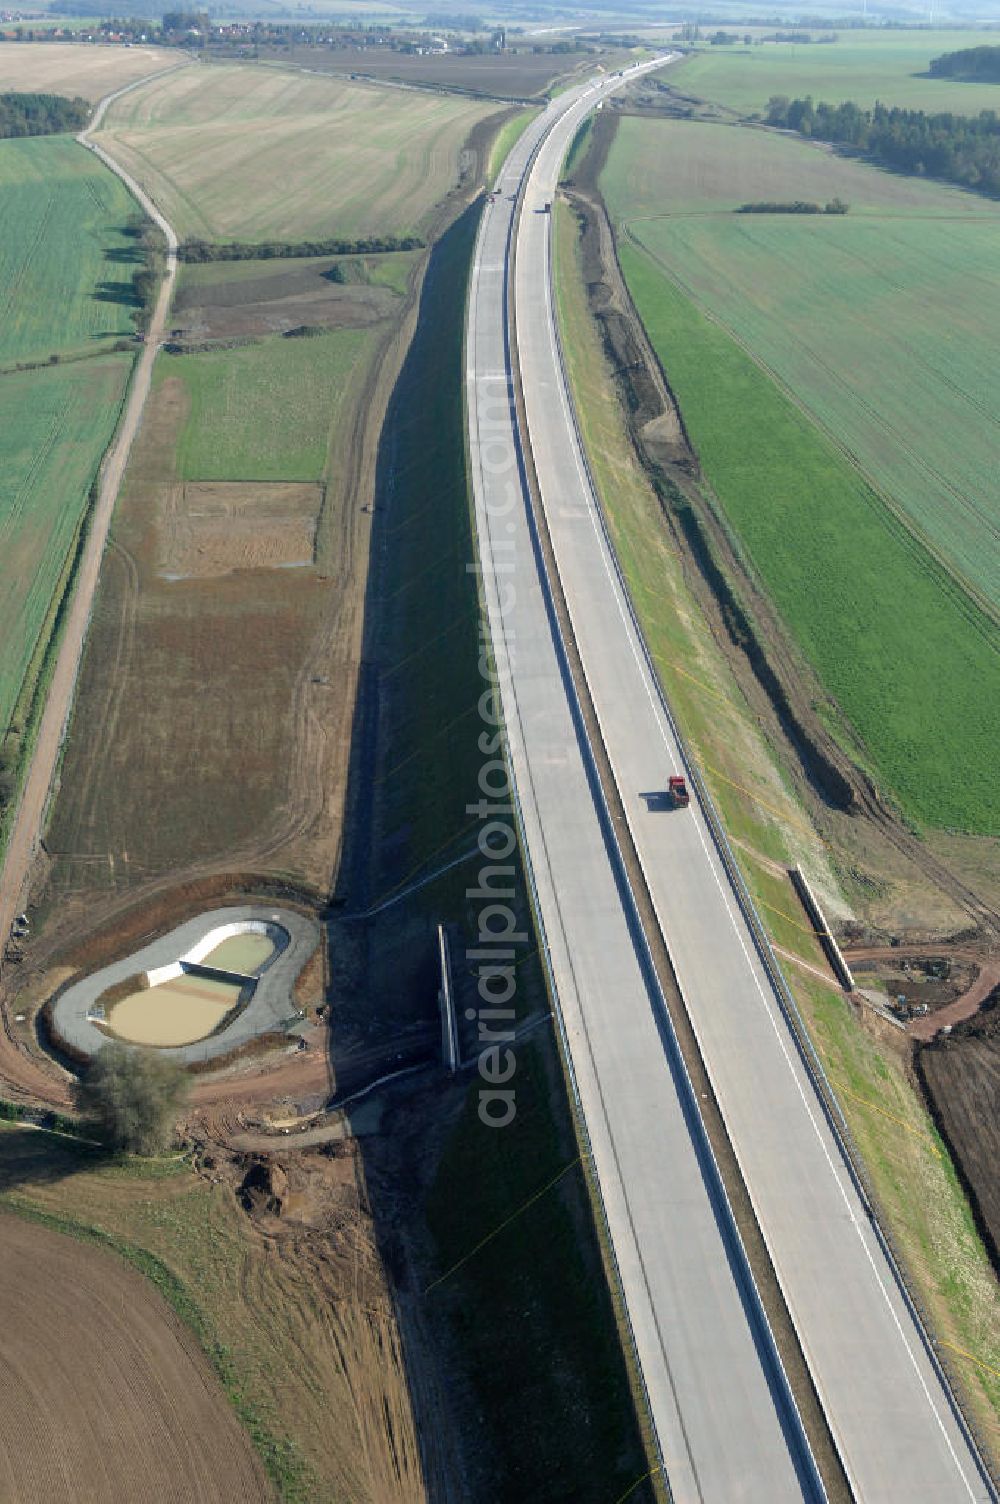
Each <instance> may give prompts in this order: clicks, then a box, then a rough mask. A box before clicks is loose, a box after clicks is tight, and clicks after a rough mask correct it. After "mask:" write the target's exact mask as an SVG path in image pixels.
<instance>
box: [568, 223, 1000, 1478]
mask: <svg viewBox="0 0 1000 1504" xmlns="http://www.w3.org/2000/svg"><path fill="white" fill-rule="evenodd" d="M556 229H557V235H558V239H557V273H558V293H559V316H560V324H561V328H562V331H563V337H564V345H565V349H566V354H567V359H568V361H569V366H570V373H571V378H572V382H573V390H574V395H575V398H576V401H577V405H578V411H579V413H580V416H581V421H582V425H583V429H584V435H585V441H586V445H587V451H588V455H589V458H590V462H591V466H592V469H593V471H594V474H595V478H596V480H597V483H598V486H599V489H600V491H601V495H602V497H603V499H604V503H605V508H606V512H607V516H608V520H609V525H610V527H611V530H612V535H613V537H614V541H615V546H616V549H617V551H618V555H619V558H620V559H621V561H622V565H623V568H624V570H625V573H626V576H627V579H628V582H629V587H630V590H631V593H632V598H633V600H634V601H635V604H636V607H637V610H638V612H639V615H640V618H641V620H642V623H643V628H644V631H645V634H646V638H647V641H648V642H649V644H650V647H651V649H652V652H653V656H654V658H655V660H656V664H657V668H658V671H659V673H660V676H661V679H662V682H663V683H664V686H665V688H666V689H667V692H668V694H669V696H670V701H671V705H672V707H673V709H674V712H675V714H676V715H677V717H678V719H679V721H680V724H681V726H682V728H683V729H684V732H685V735H686V736H687V738H688V741H689V744H693V746H694V747H695V749H696V752H697V754H698V756H699V760H700V762H701V765H702V768H703V770H704V771H705V772H706V776H707V782H708V784H709V786H710V787H711V789H712V793H713V797H714V798H715V800H716V803H717V805H718V807H719V809H720V812H721V814H722V817H723V821H724V823H725V825H726V829H727V831H728V833H729V835H730V838H731V839H732V838H733V837H735V838H736V845H737V856H738V858H739V859H740V861H741V864H742V867H743V871H744V875H745V876H746V878H747V880H748V882H749V885H750V887H751V890H752V891H753V894H754V897H755V899H756V901H757V903H758V905H759V906H760V910H761V914H762V917H763V919H764V922H765V925H766V926H767V928H768V930H769V932H770V934H771V937H772V939H773V940H775V941H776V942H778V943H779V944H781V945H783V946H786V947H787V948H788V949H789V950H791V951H793V952H794V953H796V954H798V955H799V956H801V957H802V958H803V959H805V960H808V961H810V962H811V963H812V964H822V962H821V961H819V958H818V951H817V949H816V944H815V939H814V938H813V937H812V936H810V935H807V934H805V933H804V931H803V929H802V928H801V919H802V915H801V911H800V910H799V908H798V905H797V903H796V901H795V899H794V897H793V894H792V891H791V888H790V887H789V885H788V884H787V882H785V881H784V880H783V879H781V878H779V877H778V875H777V874H776V873H775V872H774V871H773V870H772V869H769V868H768V867H766V866H765V865H764V861H763V859H764V858H770V859H771V860H773V861H776V862H777V863H778V864H780V865H784V863H785V862H786V861H787V859H788V857H789V856H790V855H791V854H793V853H801V852H803V851H804V852H805V853H806V854H807V856H808V857H809V866H810V870H814V869H815V865H816V863H817V862H819V863H820V865H821V863H822V859H821V857H818V856H817V853H816V850H815V838H814V837H812V836H811V834H810V833H809V831H808V827H807V826H806V824H805V816H804V814H803V812H802V810H801V809H800V808H799V807H798V805H797V804H796V803H795V802H794V801H793V800H792V799H791V797H790V796H788V795H787V794H786V793H785V791H784V790H783V788H782V786H781V783H780V779H779V776H778V774H777V773H776V771H775V769H774V767H773V764H772V761H771V757H770V754H769V752H768V751H767V749H766V748H765V747H764V746H763V744H762V743H761V742H760V740H759V738H758V736H757V734H756V731H755V729H754V728H753V726H752V721H751V718H750V715H749V712H748V711H747V709H746V707H745V705H744V703H743V702H742V699H741V697H740V695H739V691H738V689H737V688H736V686H735V685H734V684H733V681H732V679H731V677H730V675H729V672H728V669H727V668H726V665H725V664H724V662H723V660H722V659H721V657H720V655H719V654H718V650H717V649H716V648H715V647H714V644H713V642H712V639H711V637H710V634H709V632H708V629H707V627H706V625H705V623H704V620H703V619H702V618H701V617H700V615H699V613H698V608H697V606H696V605H695V603H694V602H693V601H692V600H691V598H690V596H689V595H688V594H687V593H686V591H685V589H684V585H683V581H682V578H681V575H680V567H679V563H678V561H677V560H676V558H675V557H674V555H673V554H672V553H671V550H670V546H669V538H668V534H667V532H666V529H665V526H664V523H663V519H662V516H661V515H660V511H659V506H658V503H657V501H656V498H655V496H654V495H653V493H652V491H651V489H650V486H649V484H648V481H647V480H646V478H645V476H644V474H643V472H642V470H641V469H640V467H639V464H638V462H637V460H636V457H635V455H634V452H633V450H632V447H631V445H630V443H629V441H628V439H627V435H626V428H625V422H624V415H623V412H622V410H621V408H620V405H619V401H618V398H617V396H616V394H615V388H614V382H613V379H612V377H611V374H610V372H609V370H608V368H607V365H606V362H605V360H604V356H603V351H602V349H601V344H600V340H599V338H598V336H597V333H596V330H595V327H594V324H593V322H592V320H591V318H590V316H589V312H588V308H587V301H586V293H585V288H584V284H583V280H582V277H581V275H580V270H579V264H578V262H577V261H576V259H575V254H574V253H575V248H576V232H575V228H574V225H573V221H572V217H571V215H570V214H569V213H568V211H566V210H565V209H560V211H559V213H558V214H557V217H556ZM810 848H812V849H810ZM751 853H757V854H758V855H757V856H753V855H751ZM786 971H787V974H788V976H789V978H790V980H791V983H792V986H793V990H794V991H795V993H796V996H797V998H798V1001H799V1003H800V1006H801V1007H802V1009H803V1012H804V1014H805V1017H806V1021H807V1024H808V1026H809V1029H810V1032H811V1035H812V1037H813V1040H814V1042H815V1044H816V1046H817V1049H818V1051H819V1053H820V1056H821V1058H822V1060H823V1064H824V1067H825V1068H826V1070H827V1071H828V1072H829V1075H830V1078H831V1080H832V1082H833V1084H834V1087H835V1089H836V1090H837V1092H838V1096H839V1099H840V1101H841V1104H842V1106H843V1108H844V1112H845V1115H846V1117H847V1119H848V1122H849V1123H850V1126H851V1129H852V1132H853V1134H854V1136H855V1139H856V1141H857V1143H858V1145H859V1148H860V1149H861V1151H862V1154H863V1156H864V1158H865V1162H866V1164H867V1165H868V1168H869V1170H870V1173H871V1175H872V1179H873V1181H874V1184H875V1187H876V1189H877V1192H878V1195H879V1198H880V1201H881V1204H882V1206H883V1207H884V1209H885V1212H886V1214H887V1216H888V1221H889V1225H890V1227H891V1229H892V1232H893V1235H894V1239H895V1242H896V1245H897V1247H899V1248H900V1249H901V1250H902V1253H903V1256H904V1259H905V1261H906V1264H907V1267H908V1269H909V1270H910V1272H911V1274H912V1276H913V1279H914V1281H915V1284H916V1286H917V1288H918V1289H919V1292H920V1296H921V1300H922V1303H923V1305H924V1308H925V1309H926V1310H927V1311H928V1312H929V1313H930V1315H931V1317H932V1319H933V1321H934V1323H935V1330H936V1334H937V1335H938V1336H939V1338H940V1339H941V1340H942V1341H943V1342H947V1343H948V1344H950V1347H949V1348H948V1349H946V1352H945V1356H946V1357H947V1359H948V1363H949V1367H950V1368H951V1369H952V1371H953V1372H957V1373H959V1375H960V1377H961V1382H962V1385H963V1389H964V1392H965V1394H966V1395H967V1397H968V1401H969V1403H970V1408H971V1411H972V1413H973V1414H974V1416H975V1418H976V1420H977V1422H978V1424H979V1426H980V1428H981V1430H982V1432H983V1434H984V1435H985V1436H986V1437H987V1438H988V1440H989V1441H990V1442H991V1444H992V1446H993V1447H994V1449H996V1448H997V1447H998V1446H1000V1292H998V1290H997V1285H996V1280H995V1278H994V1276H993V1274H992V1272H991V1270H990V1266H989V1261H988V1259H987V1256H986V1253H985V1250H984V1249H983V1246H982V1243H981V1241H980V1239H979V1238H978V1235H977V1234H976V1231H975V1228H974V1225H973V1222H972V1218H971V1215H970V1212H969V1208H968V1204H967V1202H966V1200H965V1197H964V1195H963V1193H962V1191H961V1188H960V1186H959V1184H958V1182H957V1179H956V1176H955V1172H954V1169H953V1166H952V1164H951V1161H950V1159H949V1158H948V1155H947V1152H946V1151H945V1149H944V1147H943V1145H942V1143H941V1141H940V1139H939V1137H938V1135H937V1134H936V1132H935V1130H934V1128H933V1125H932V1123H931V1121H930V1119H929V1117H928V1114H927V1112H926V1110H925V1108H924V1107H923V1105H922V1103H921V1101H920V1098H919V1096H918V1095H917V1093H916V1092H915V1091H914V1089H913V1087H912V1085H911V1082H910V1079H909V1077H908V1075H907V1073H906V1072H905V1071H904V1069H903V1068H902V1066H901V1064H900V1062H899V1060H898V1059H897V1058H896V1057H895V1056H894V1055H893V1054H892V1053H891V1052H890V1051H888V1050H886V1049H883V1048H880V1047H879V1046H878V1045H877V1044H875V1042H874V1041H873V1040H872V1039H871V1037H870V1036H869V1035H868V1034H867V1033H866V1032H865V1031H864V1030H863V1029H862V1028H861V1025H860V1024H859V1022H858V1020H857V1018H856V1016H855V1015H854V1013H853V1012H852V1011H851V1009H850V1007H849V1005H848V1004H847V1002H846V1000H845V999H844V998H843V997H842V996H841V995H840V993H839V991H838V990H837V989H835V988H831V987H829V986H824V985H822V984H820V983H818V982H813V981H811V980H810V979H809V978H808V977H805V976H803V974H802V973H801V971H800V970H798V969H796V968H794V967H789V968H786ZM991 1369H992V1370H995V1372H991Z"/></svg>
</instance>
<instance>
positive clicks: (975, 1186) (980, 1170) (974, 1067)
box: [916, 986, 1000, 1273]
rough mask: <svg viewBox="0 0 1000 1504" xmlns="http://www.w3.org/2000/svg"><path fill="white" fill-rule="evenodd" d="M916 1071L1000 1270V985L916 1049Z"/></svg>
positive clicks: (996, 1267)
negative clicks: (969, 1013) (969, 1012)
mask: <svg viewBox="0 0 1000 1504" xmlns="http://www.w3.org/2000/svg"><path fill="white" fill-rule="evenodd" d="M916 1065H917V1074H918V1076H919V1078H920V1081H921V1084H922V1085H923V1087H924V1091H925V1093H926V1095H927V1098H928V1100H929V1102H930V1105H931V1110H932V1112H933V1115H934V1118H935V1121H936V1122H937V1125H938V1128H939V1129H940V1131H941V1133H942V1135H943V1136H944V1138H945V1140H946V1142H947V1143H948V1146H949V1148H950V1149H951V1151H952V1156H953V1158H954V1160H955V1163H956V1165H957V1167H958V1171H959V1175H960V1177H961V1179H962V1181H963V1183H964V1185H965V1188H966V1191H967V1192H968V1194H969V1199H970V1201H971V1203H972V1207H973V1211H974V1214H975V1217H976V1221H977V1223H978V1225H979V1230H980V1232H981V1233H982V1235H983V1240H984V1242H985V1243H986V1247H987V1249H988V1250H989V1253H990V1257H991V1259H992V1260H993V1267H994V1269H996V1270H997V1271H998V1273H1000V1175H998V1174H997V1166H998V1165H1000V986H994V988H993V990H992V992H991V993H990V994H989V995H988V997H987V998H986V1000H985V1001H984V1002H983V1003H982V1005H981V1006H980V1008H979V1009H978V1011H977V1012H976V1013H975V1015H974V1016H973V1017H971V1018H968V1019H966V1020H965V1021H964V1022H961V1023H958V1024H955V1025H954V1026H953V1030H952V1033H951V1034H949V1035H946V1036H943V1037H942V1036H939V1037H938V1038H937V1039H936V1040H935V1041H934V1042H933V1043H932V1044H928V1045H925V1046H924V1047H923V1048H922V1049H920V1050H919V1051H918V1053H917V1057H916Z"/></svg>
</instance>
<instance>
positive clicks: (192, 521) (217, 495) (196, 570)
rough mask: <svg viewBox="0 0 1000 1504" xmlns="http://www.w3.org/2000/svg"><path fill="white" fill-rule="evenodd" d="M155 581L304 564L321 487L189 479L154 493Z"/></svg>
mask: <svg viewBox="0 0 1000 1504" xmlns="http://www.w3.org/2000/svg"><path fill="white" fill-rule="evenodd" d="M160 507H161V510H160V516H161V526H160V574H161V576H162V578H163V579H165V580H171V581H177V580H185V579H193V578H197V579H212V578H214V577H215V576H217V575H222V574H230V573H232V572H233V571H234V570H237V569H289V568H296V567H298V568H301V567H303V566H307V565H311V564H312V563H313V562H314V559H315V552H316V527H317V523H318V520H319V514H320V512H321V510H322V507H323V487H322V486H319V485H310V484H304V483H301V482H295V481H292V482H281V481H277V482H275V481H271V482H267V481H264V482H261V481H257V482H253V481H189V482H187V483H186V484H184V485H172V486H165V487H164V488H163V492H162V495H161V497H160Z"/></svg>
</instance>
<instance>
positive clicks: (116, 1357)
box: [0, 1215, 274, 1504]
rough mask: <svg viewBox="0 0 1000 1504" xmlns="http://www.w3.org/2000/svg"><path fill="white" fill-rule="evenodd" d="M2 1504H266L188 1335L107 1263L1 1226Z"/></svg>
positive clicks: (60, 1239)
mask: <svg viewBox="0 0 1000 1504" xmlns="http://www.w3.org/2000/svg"><path fill="white" fill-rule="evenodd" d="M0 1259H2V1261H3V1266H4V1269H5V1271H6V1274H5V1278H4V1280H3V1282H2V1285H0V1328H2V1330H3V1334H4V1362H3V1364H2V1365H0V1407H2V1410H3V1416H4V1431H5V1434H6V1435H7V1437H8V1438H9V1439H10V1441H11V1443H12V1444H11V1445H9V1446H5V1447H3V1448H0V1497H2V1498H3V1499H4V1500H5V1501H6V1504H36V1501H39V1500H43V1499H44V1500H45V1501H46V1504H84V1501H93V1504H97V1501H99V1500H102V1499H116V1500H120V1501H122V1504H139V1501H140V1500H146V1499H156V1500H158V1501H163V1504H225V1501H230V1500H231V1501H232V1504H245V1501H250V1500H260V1501H266V1500H271V1499H273V1497H274V1495H273V1491H272V1489H271V1487H270V1484H269V1483H268V1481H267V1478H266V1477H265V1475H264V1471H263V1468H262V1466H261V1464H260V1462H259V1460H258V1458H257V1457H256V1455H255V1453H254V1450H253V1447H252V1445H251V1442H250V1439H249V1437H248V1436H247V1435H246V1434H245V1432H244V1431H243V1429H242V1427H241V1426H240V1425H239V1423H238V1422H237V1420H236V1417H235V1415H234V1414H233V1412H232V1410H231V1409H230V1407H229V1404H228V1402H227V1400H226V1397H225V1394H224V1393H223V1391H222V1388H221V1386H220V1385H219V1382H218V1380H217V1379H216V1377H215V1375H214V1374H213V1373H212V1371H211V1369H210V1367H209V1365H208V1362H207V1361H206V1359H205V1357H204V1354H203V1353H202V1352H201V1350H200V1349H199V1347H198V1345H197V1343H196V1342H195V1340H194V1338H193V1337H192V1336H191V1334H190V1333H189V1332H188V1331H186V1329H185V1328H184V1327H183V1326H182V1325H181V1323H180V1322H179V1321H178V1320H177V1318H176V1317H175V1316H174V1314H173V1312H172V1311H171V1310H170V1309H169V1307H168V1306H167V1305H166V1303H165V1302H164V1301H163V1300H162V1299H161V1298H160V1296H159V1295H158V1294H157V1293H156V1292H155V1291H154V1290H153V1288H152V1287H151V1286H150V1285H149V1284H148V1283H147V1282H146V1281H145V1280H144V1279H143V1278H142V1277H141V1275H139V1274H137V1273H135V1272H134V1271H133V1270H131V1269H129V1268H128V1267H127V1266H126V1265H125V1264H123V1263H121V1262H120V1261H119V1260H118V1259H117V1258H115V1256H114V1255H113V1254H111V1253H107V1252H105V1251H104V1250H102V1249H99V1248H94V1247H89V1246H88V1245H87V1244H85V1243H80V1242H77V1241H76V1240H75V1239H73V1238H69V1237H66V1236H64V1235H63V1234H61V1233H58V1232H53V1231H51V1230H50V1229H49V1228H47V1227H42V1226H38V1225H36V1224H33V1223H31V1222H26V1221H22V1220H21V1219H20V1218H17V1217H14V1216H11V1215H0Z"/></svg>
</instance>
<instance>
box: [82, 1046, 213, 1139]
mask: <svg viewBox="0 0 1000 1504" xmlns="http://www.w3.org/2000/svg"><path fill="white" fill-rule="evenodd" d="M188 1085H189V1080H188V1075H187V1072H186V1071H185V1070H184V1067H183V1066H182V1065H179V1064H178V1063H177V1062H176V1061H174V1060H168V1059H166V1058H164V1056H163V1055H159V1054H157V1053H156V1051H155V1050H131V1049H127V1048H126V1047H125V1045H122V1044H107V1045H105V1046H104V1048H103V1049H102V1050H101V1052H100V1054H99V1055H97V1056H95V1058H94V1059H93V1061H92V1062H91V1064H90V1066H89V1068H88V1070H87V1072H86V1074H85V1075H84V1076H83V1077H82V1078H81V1080H80V1081H79V1082H78V1083H77V1086H76V1105H77V1107H78V1108H79V1110H80V1112H81V1114H82V1115H83V1117H84V1118H85V1119H86V1120H87V1121H88V1122H89V1123H90V1125H91V1126H92V1128H93V1129H94V1131H95V1132H96V1133H97V1134H98V1136H99V1137H100V1138H102V1139H103V1140H104V1142H105V1143H107V1144H108V1145H109V1146H110V1147H111V1148H113V1149H119V1150H125V1151H127V1152H128V1153H130V1154H155V1153H157V1151H158V1150H160V1149H164V1148H166V1146H167V1145H168V1144H169V1142H170V1139H171V1136H172V1135H173V1131H174V1125H175V1124H176V1122H177V1114H178V1112H179V1111H180V1108H181V1105H182V1103H183V1101H184V1098H185V1096H186V1095H187V1088H188Z"/></svg>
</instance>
